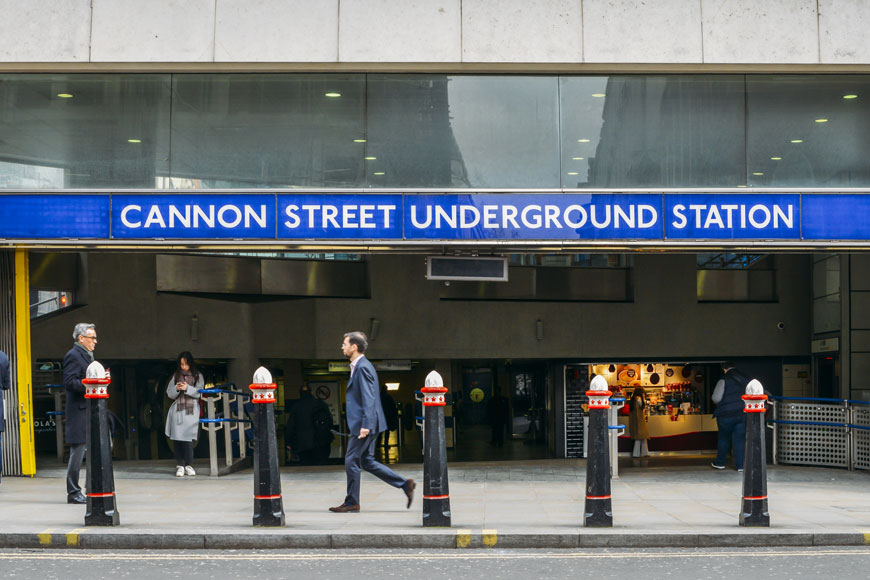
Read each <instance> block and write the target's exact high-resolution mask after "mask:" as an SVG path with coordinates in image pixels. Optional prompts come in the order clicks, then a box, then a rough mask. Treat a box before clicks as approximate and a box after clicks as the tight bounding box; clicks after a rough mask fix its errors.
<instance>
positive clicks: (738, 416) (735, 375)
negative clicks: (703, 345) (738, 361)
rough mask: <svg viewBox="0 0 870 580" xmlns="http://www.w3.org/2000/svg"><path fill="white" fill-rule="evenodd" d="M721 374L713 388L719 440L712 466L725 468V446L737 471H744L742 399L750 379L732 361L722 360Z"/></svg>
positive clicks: (744, 422) (744, 418)
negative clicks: (729, 451)
mask: <svg viewBox="0 0 870 580" xmlns="http://www.w3.org/2000/svg"><path fill="white" fill-rule="evenodd" d="M722 372H723V376H722V378H721V379H719V382H717V383H716V388H714V389H713V397H712V398H713V403H715V404H716V410H715V411H714V412H713V416H714V417H716V424H717V426H718V428H719V440H718V446H717V452H716V459H715V460H714V461H713V463H712V466H713V468H715V469H725V459H726V457H727V456H728V448H729V447H730V448H731V454H732V455H733V456H734V464H735V468H736V469H737V471H743V454H744V452H745V445H746V415H745V414H744V412H743V408H744V404H743V399H742V398H741V397H742V396H743V395H744V394H745V393H746V385H747V384H748V383H749V381H750V378H749V377H748V376H746V375H745V374H743V373H742V372H741V371H739V370H737V369H736V368H735V367H734V363H733V362H731V361H725V362H724V363H722Z"/></svg>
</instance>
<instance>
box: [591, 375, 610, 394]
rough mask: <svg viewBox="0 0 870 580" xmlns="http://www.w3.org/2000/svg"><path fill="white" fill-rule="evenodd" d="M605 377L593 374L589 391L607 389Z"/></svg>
mask: <svg viewBox="0 0 870 580" xmlns="http://www.w3.org/2000/svg"><path fill="white" fill-rule="evenodd" d="M608 386H609V385H608V384H607V379H605V378H604V377H602V376H601V375H595V377H593V379H592V382H591V383H589V390H590V391H607V390H609V389H608Z"/></svg>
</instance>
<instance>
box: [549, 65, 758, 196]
mask: <svg viewBox="0 0 870 580" xmlns="http://www.w3.org/2000/svg"><path fill="white" fill-rule="evenodd" d="M560 82H561V86H560V98H561V103H562V106H561V117H562V120H561V123H562V183H563V186H564V187H566V188H575V187H576V188H623V187H736V186H739V185H743V184H745V183H746V177H745V176H746V172H745V136H744V93H743V91H744V83H743V77H742V76H731V75H721V76H704V75H683V76H613V77H562V78H561V79H560Z"/></svg>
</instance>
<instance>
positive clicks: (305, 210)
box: [284, 204, 396, 230]
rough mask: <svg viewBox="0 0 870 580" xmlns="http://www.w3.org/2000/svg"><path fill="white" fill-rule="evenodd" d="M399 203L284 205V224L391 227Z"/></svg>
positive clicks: (292, 226)
mask: <svg viewBox="0 0 870 580" xmlns="http://www.w3.org/2000/svg"><path fill="white" fill-rule="evenodd" d="M395 212H396V206H395V205H353V204H343V205H341V206H340V207H339V206H336V205H309V204H306V205H301V206H300V205H296V204H290V205H288V206H287V207H286V208H284V217H285V218H286V219H285V220H284V227H286V228H289V229H291V230H294V229H297V228H299V227H300V226H302V225H303V224H305V227H307V228H309V229H314V228H322V229H327V228H333V229H346V230H355V229H375V228H390V227H392V225H393V220H394V219H395V217H394V214H395Z"/></svg>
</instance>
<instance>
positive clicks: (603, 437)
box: [583, 375, 613, 528]
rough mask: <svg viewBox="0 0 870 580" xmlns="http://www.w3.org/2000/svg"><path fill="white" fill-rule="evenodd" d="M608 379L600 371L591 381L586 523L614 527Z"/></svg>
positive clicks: (586, 525) (585, 524)
mask: <svg viewBox="0 0 870 580" xmlns="http://www.w3.org/2000/svg"><path fill="white" fill-rule="evenodd" d="M612 394H613V393H611V392H610V391H609V390H608V388H607V380H606V379H605V378H604V377H602V376H601V375H596V376H595V377H594V378H593V379H592V382H591V383H590V384H589V390H588V391H586V396H587V397H589V434H588V435H589V445H588V455H587V457H586V510H585V513H584V516H583V526H584V527H587V528H610V527H613V507H612V505H611V499H610V442H609V438H610V436H609V433H608V428H607V423H608V415H609V413H608V410H609V409H610V395H612Z"/></svg>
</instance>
